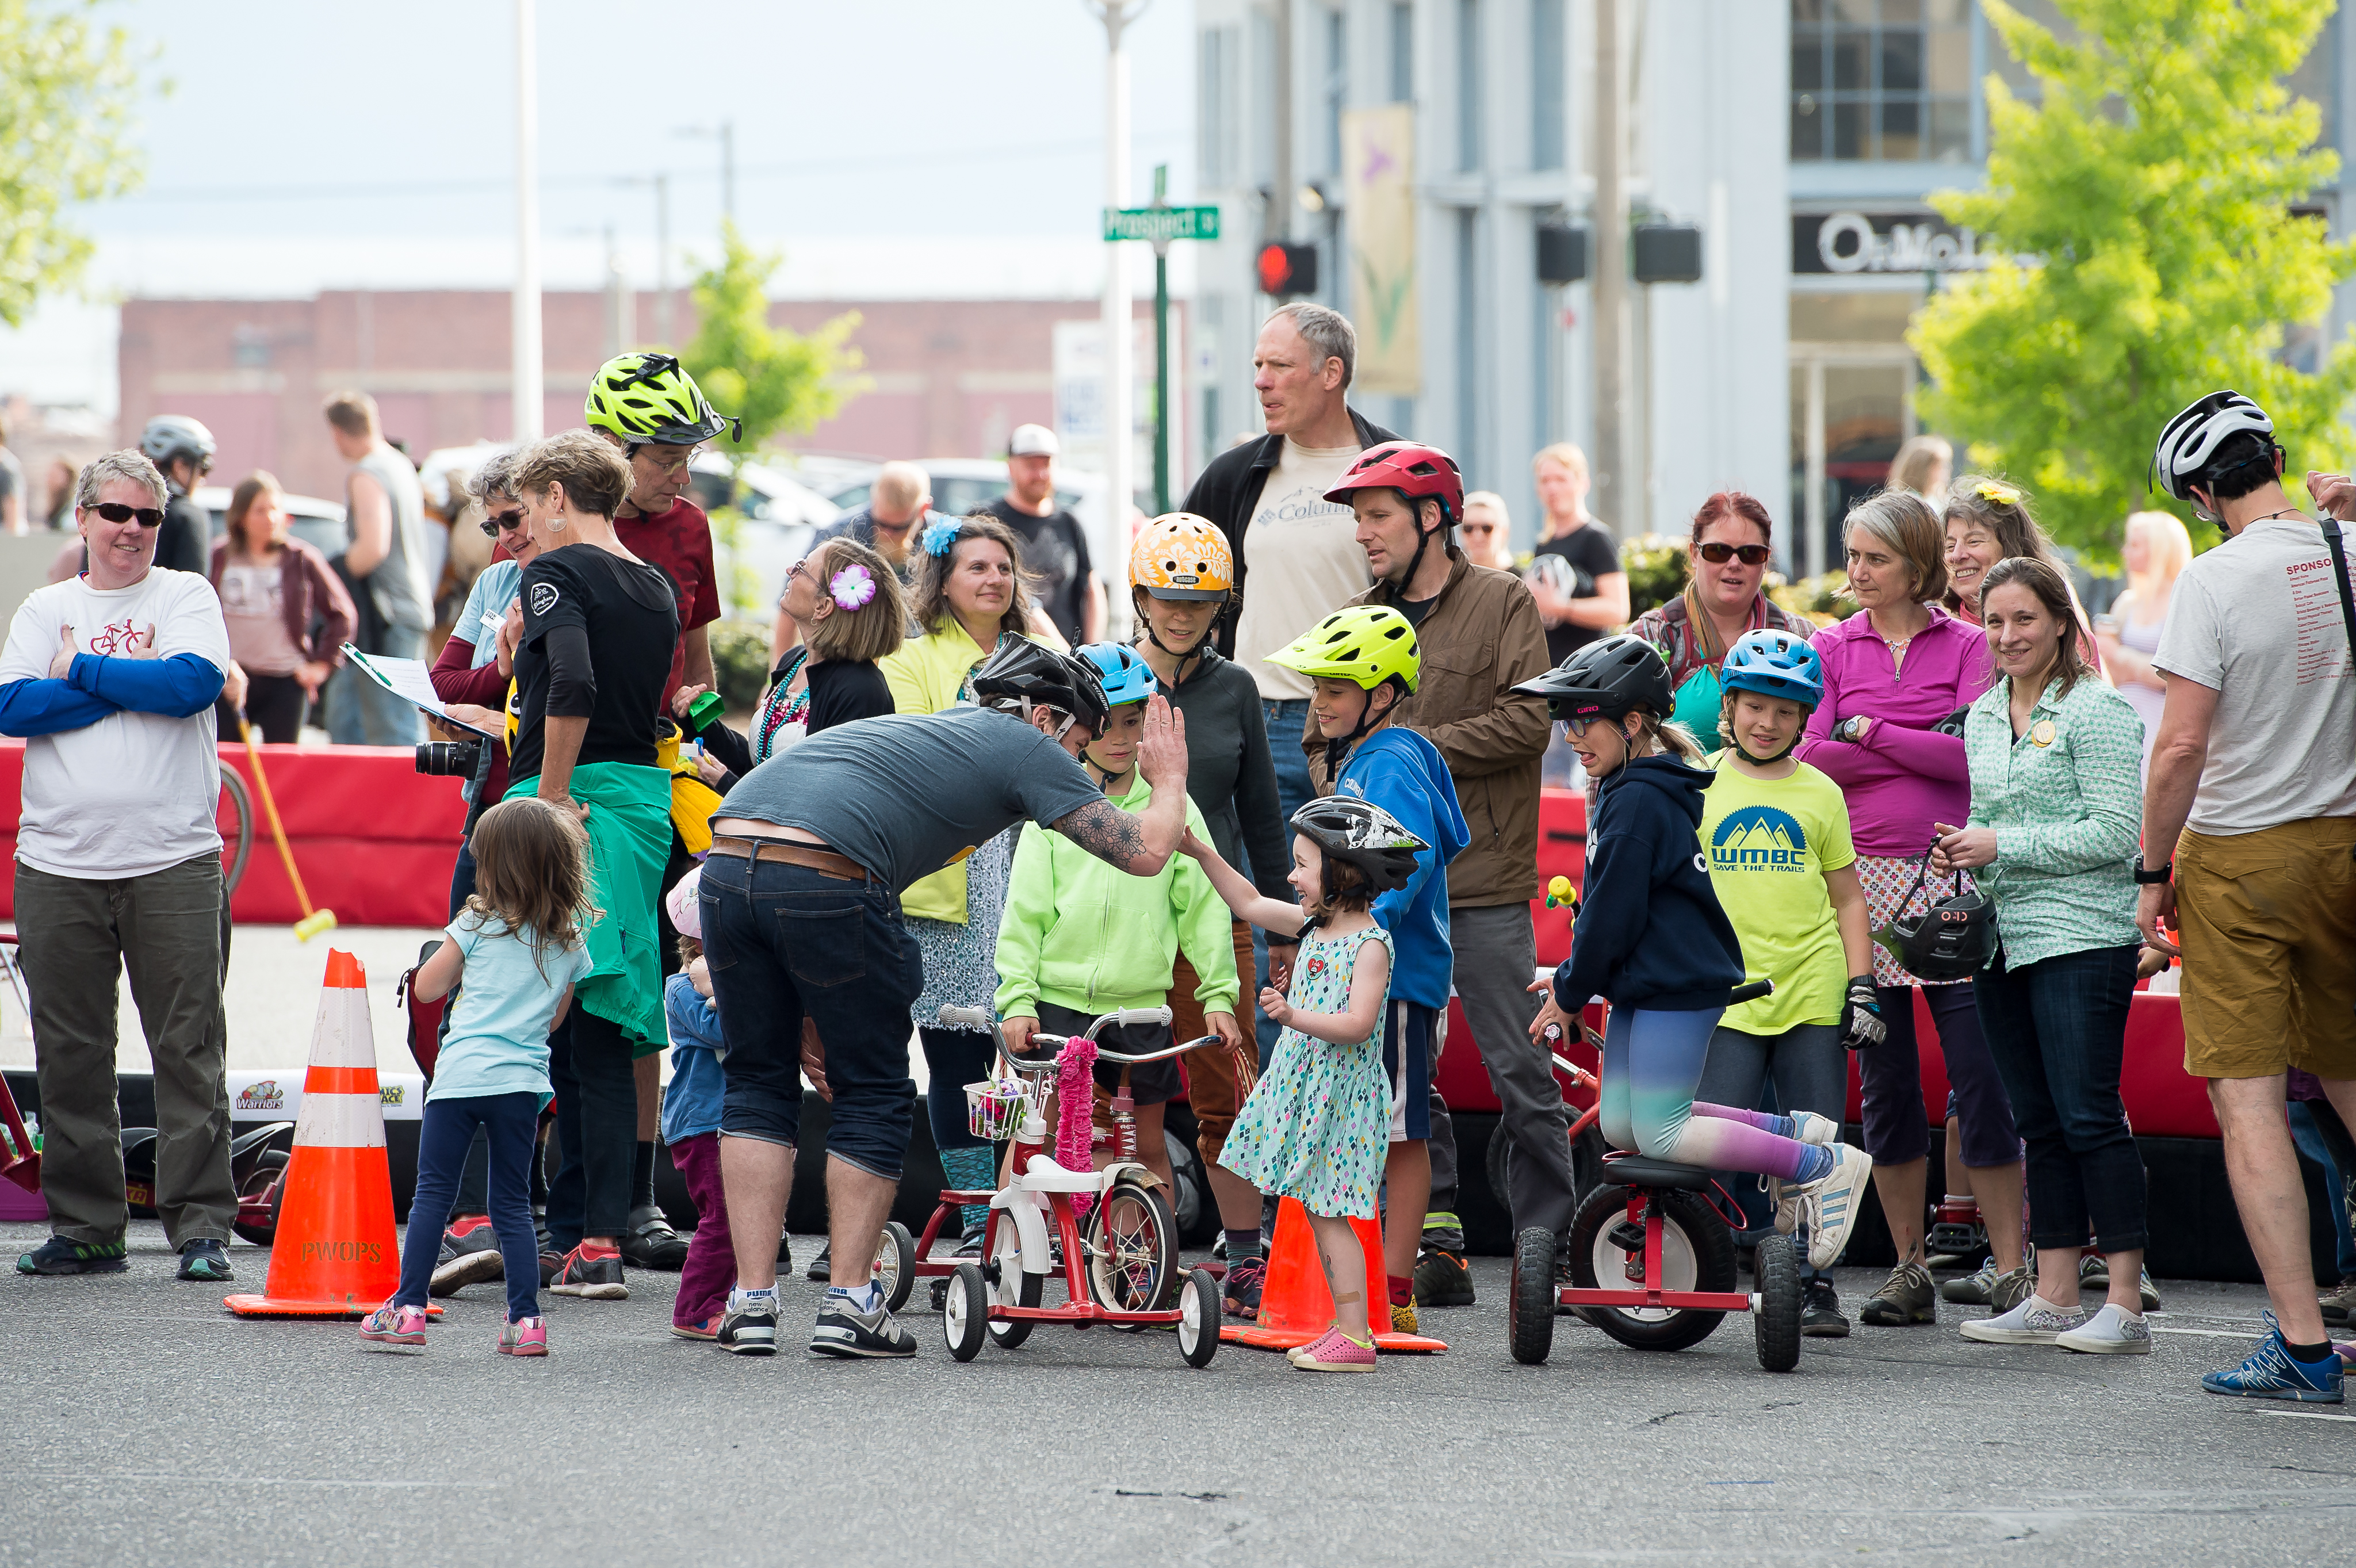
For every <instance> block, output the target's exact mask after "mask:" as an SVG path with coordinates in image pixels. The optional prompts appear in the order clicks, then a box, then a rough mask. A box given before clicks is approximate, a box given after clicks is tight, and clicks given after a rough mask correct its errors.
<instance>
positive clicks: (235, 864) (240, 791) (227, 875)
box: [214, 765, 253, 893]
mask: <svg viewBox="0 0 2356 1568" xmlns="http://www.w3.org/2000/svg"><path fill="white" fill-rule="evenodd" d="M220 776H221V801H220V811H219V812H218V813H217V814H216V816H215V818H214V822H215V825H217V826H218V827H219V828H220V836H221V890H222V891H223V892H224V893H234V892H236V891H237V885H238V884H239V883H240V882H241V881H243V880H244V879H245V863H246V862H247V861H249V860H251V859H252V858H253V800H252V797H251V796H249V795H248V794H246V792H245V780H244V779H243V778H241V777H240V776H239V773H238V771H237V769H236V768H230V767H228V766H227V765H224V766H223V767H222V768H221V770H220Z"/></svg>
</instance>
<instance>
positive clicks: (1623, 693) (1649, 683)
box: [1514, 632, 1677, 719]
mask: <svg viewBox="0 0 2356 1568" xmlns="http://www.w3.org/2000/svg"><path fill="white" fill-rule="evenodd" d="M1514 690H1515V691H1516V692H1522V693H1527V694H1529V695H1532V696H1538V697H1544V698H1545V699H1546V700H1547V713H1548V714H1550V715H1551V716H1553V717H1554V718H1556V719H1618V718H1621V717H1623V716H1625V715H1626V714H1629V713H1630V712H1632V711H1633V710H1634V709H1636V708H1639V707H1644V708H1650V709H1651V710H1652V711H1653V712H1654V714H1656V715H1658V716H1659V717H1661V718H1667V717H1668V716H1669V714H1670V713H1671V711H1672V710H1674V709H1675V708H1676V700H1677V699H1676V693H1675V692H1673V691H1671V690H1670V689H1669V667H1668V665H1667V664H1666V663H1665V661H1664V660H1662V658H1661V652H1660V650H1659V649H1656V648H1655V647H1654V646H1653V645H1652V644H1651V643H1649V642H1647V641H1645V640H1644V639H1643V638H1641V637H1637V636H1634V635H1633V634H1631V633H1627V632H1622V633H1621V634H1620V635H1619V636H1618V637H1607V638H1604V639H1601V641H1597V642H1590V643H1589V644H1588V645H1587V646H1586V647H1584V648H1582V649H1580V650H1579V651H1578V652H1576V653H1574V654H1572V655H1571V656H1570V657H1569V658H1568V659H1566V660H1563V661H1562V663H1561V664H1560V666H1558V668H1556V669H1553V670H1549V671H1547V672H1546V673H1545V674H1543V675H1540V676H1537V678H1535V679H1534V680H1528V681H1525V682H1522V683H1521V684H1520V685H1518V686H1515V688H1514Z"/></svg>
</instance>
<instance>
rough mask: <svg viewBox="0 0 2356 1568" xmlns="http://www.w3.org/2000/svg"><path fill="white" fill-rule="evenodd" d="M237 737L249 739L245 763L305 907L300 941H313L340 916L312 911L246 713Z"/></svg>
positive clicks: (299, 928)
mask: <svg viewBox="0 0 2356 1568" xmlns="http://www.w3.org/2000/svg"><path fill="white" fill-rule="evenodd" d="M237 733H238V734H239V735H241V736H244V737H245V759H246V760H247V761H248V762H251V763H252V764H253V785H254V788H255V789H259V790H261V791H262V811H265V812H267V813H268V814H269V817H270V836H271V837H273V838H274V839H276V840H277V841H278V858H279V859H281V860H283V861H284V862H285V863H286V880H287V881H289V882H292V883H293V884H294V885H295V902H296V903H298V904H300V905H302V906H303V918H301V919H299V920H297V921H295V940H298V941H305V942H307V941H309V940H311V939H312V938H313V937H316V936H317V935H318V934H319V933H320V932H321V931H327V930H333V929H335V925H336V912H335V911H334V910H333V909H314V908H311V895H310V894H308V893H306V892H305V891H304V890H303V874H302V873H301V872H299V871H297V870H295V850H294V846H292V845H291V844H289V843H287V842H286V824H285V823H284V822H280V821H279V820H278V802H277V801H276V800H274V799H273V798H272V796H271V793H270V776H269V775H268V774H266V773H264V772H263V771H262V747H261V746H258V745H256V744H255V743H254V739H253V726H252V725H250V724H248V723H246V722H245V710H244V709H243V708H240V709H239V710H238V711H237Z"/></svg>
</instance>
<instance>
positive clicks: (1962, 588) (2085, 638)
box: [1932, 474, 2110, 682]
mask: <svg viewBox="0 0 2356 1568" xmlns="http://www.w3.org/2000/svg"><path fill="white" fill-rule="evenodd" d="M1932 499H1933V503H1934V504H1939V505H1940V506H1941V515H1940V523H1941V525H1942V526H1943V527H1944V529H1945V530H1946V535H1947V593H1946V596H1945V597H1944V598H1943V599H1941V600H1940V603H1942V604H1944V605H1945V606H1946V607H1948V608H1949V609H1951V610H1953V611H1954V612H1955V614H1956V615H1957V616H1958V617H1960V618H1963V619H1965V620H1967V621H1969V622H1971V623H1972V624H1973V625H1974V626H1977V625H1978V624H1979V620H1980V582H1981V580H1982V579H1983V578H1985V577H1987V575H1988V571H1989V569H1990V568H1992V567H1993V566H1995V564H1997V562H1999V561H2009V560H2012V559H2014V558H2016V557H2019V556H2026V557H2028V558H2029V559H2030V560H2032V561H2042V562H2044V563H2045V564H2047V565H2048V566H2051V567H2052V568H2053V569H2054V570H2055V571H2056V572H2059V573H2060V574H2061V581H2062V583H2063V584H2064V585H2068V586H2069V588H2070V608H2071V611H2072V613H2073V614H2074V615H2075V616H2076V617H2077V619H2078V658H2079V660H2080V661H2081V662H2083V663H2084V664H2085V665H2086V667H2087V670H2088V671H2089V672H2090V673H2092V674H2093V675H2094V677H2095V678H2096V679H2098V680H2101V681H2104V682H2108V681H2109V680H2110V675H2109V674H2108V672H2107V671H2104V668H2103V650H2102V649H2101V647H2100V646H2099V645H2098V644H2097V643H2096V642H2095V640H2094V620H2093V618H2091V617H2089V616H2088V615H2087V614H2086V607H2085V606H2084V605H2082V604H2080V603H2079V602H2078V590H2077V587H2076V585H2072V584H2071V582H2070V568H2069V567H2067V566H2065V565H2063V564H2062V563H2061V556H2060V555H2058V554H2056V553H2054V550H2053V541H2052V540H2051V538H2050V537H2048V536H2047V534H2046V532H2045V530H2044V529H2042V528H2041V527H2040V526H2038V521H2037V519H2036V518H2035V517H2034V516H2032V515H2031V514H2030V512H2029V492H2028V491H2027V490H2024V489H2021V488H2020V487H2019V485H2016V484H2014V483H2013V482H2012V481H2011V480H2009V479H2000V478H1997V477H1996V476H1995V475H1993V474H1965V476H1963V478H1959V479H1957V480H1956V481H1955V482H1954V484H1952V485H1950V486H1948V487H1947V494H1946V496H1945V498H1944V502H1942V501H1941V499H1940V498H1938V497H1935V496H1934V497H1933V498H1932ZM1988 679H1989V680H1990V681H1991V682H1993V681H1994V680H1995V679H1996V673H1995V667H1994V666H1993V665H1991V666H1990V667H1989V672H1988Z"/></svg>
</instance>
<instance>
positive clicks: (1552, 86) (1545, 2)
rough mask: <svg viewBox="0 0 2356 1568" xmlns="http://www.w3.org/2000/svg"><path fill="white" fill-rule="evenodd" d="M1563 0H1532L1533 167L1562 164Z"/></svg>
mask: <svg viewBox="0 0 2356 1568" xmlns="http://www.w3.org/2000/svg"><path fill="white" fill-rule="evenodd" d="M1563 3H1564V0H1530V167H1532V168H1560V167H1562V157H1563V143H1564V141H1565V140H1566V137H1565V134H1564V123H1563V87H1562V73H1563V59H1564V55H1565V53H1566V52H1567V51H1566V49H1565V43H1564V38H1563Z"/></svg>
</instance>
